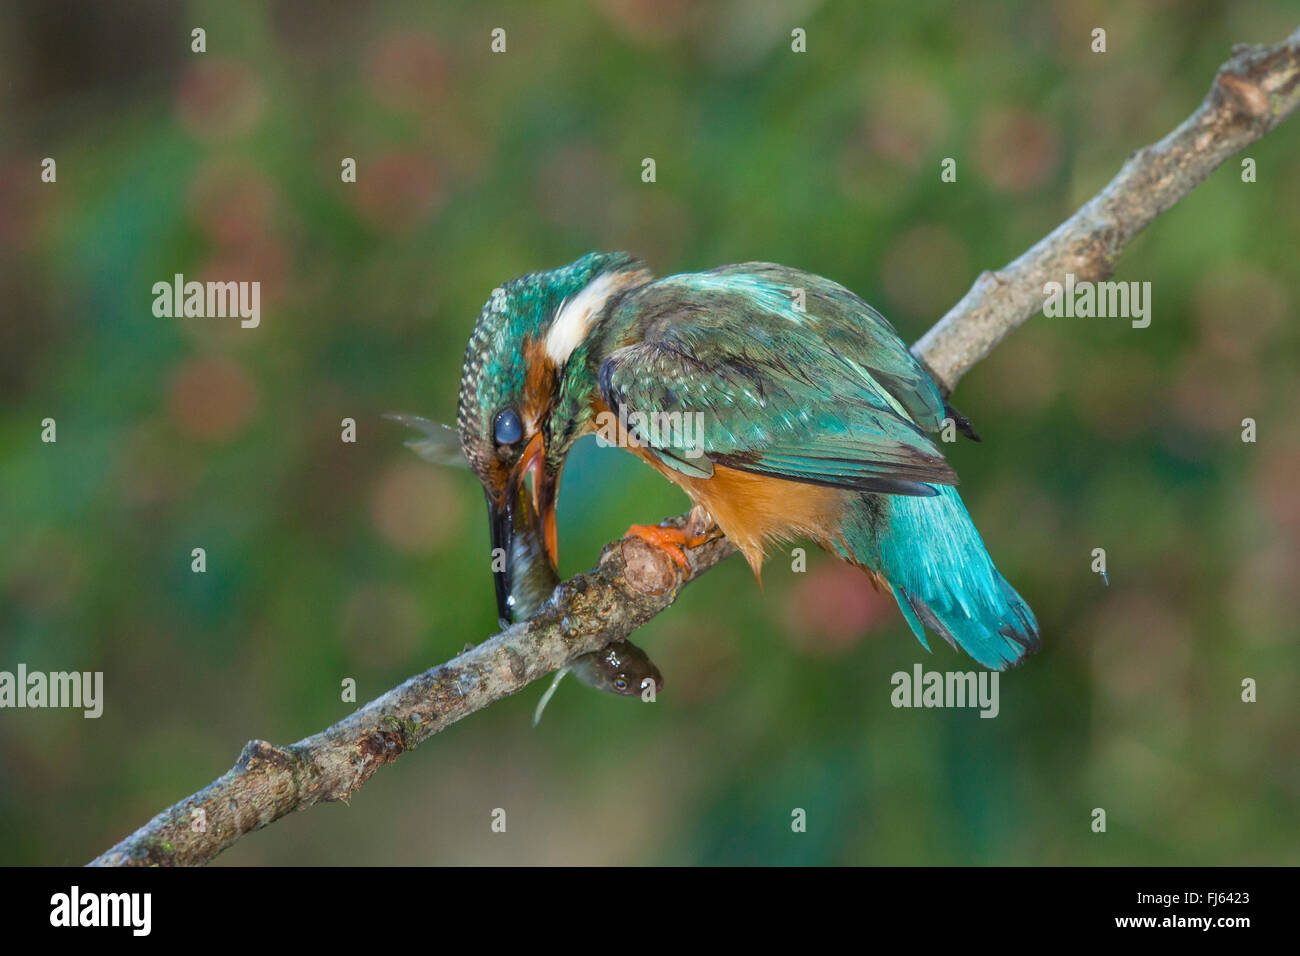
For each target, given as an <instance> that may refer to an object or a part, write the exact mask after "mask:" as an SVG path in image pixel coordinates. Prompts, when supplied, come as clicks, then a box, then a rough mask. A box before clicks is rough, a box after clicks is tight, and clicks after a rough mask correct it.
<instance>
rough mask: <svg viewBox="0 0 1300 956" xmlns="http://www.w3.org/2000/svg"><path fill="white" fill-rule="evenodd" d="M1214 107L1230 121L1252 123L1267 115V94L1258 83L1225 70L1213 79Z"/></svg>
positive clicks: (1268, 110)
mask: <svg viewBox="0 0 1300 956" xmlns="http://www.w3.org/2000/svg"><path fill="white" fill-rule="evenodd" d="M1214 94H1215V106H1216V107H1218V108H1219V109H1221V110H1224V111H1226V112H1227V113H1228V114H1229V115H1230V117H1231V119H1232V120H1236V121H1240V122H1244V123H1254V122H1256V121H1258V120H1260V119H1261V118H1263V117H1266V116H1268V115H1269V112H1270V109H1269V102H1268V94H1267V93H1265V92H1264V90H1263V89H1262V88H1261V87H1260V85H1259V84H1258V83H1256V82H1255V81H1254V80H1252V79H1250V78H1249V77H1246V76H1243V75H1241V74H1240V73H1238V72H1235V71H1233V70H1231V69H1228V68H1225V69H1224V70H1222V71H1220V73H1219V75H1218V76H1216V77H1215V78H1214Z"/></svg>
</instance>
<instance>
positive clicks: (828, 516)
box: [595, 399, 852, 580]
mask: <svg viewBox="0 0 1300 956" xmlns="http://www.w3.org/2000/svg"><path fill="white" fill-rule="evenodd" d="M595 408H596V411H597V413H599V412H601V411H608V408H607V406H606V405H605V403H604V402H601V401H600V400H599V399H597V402H596V404H595ZM620 429H621V424H620ZM618 438H619V441H618V444H619V446H620V447H622V448H626V449H627V450H628V451H630V452H632V454H634V455H636V456H637V457H639V458H641V459H642V460H643V461H645V462H646V463H647V464H648V465H650V467H651V468H653V469H655V471H657V472H659V473H660V474H661V475H663V476H664V477H665V478H667V479H668V480H669V481H671V482H672V483H673V484H675V485H677V486H678V487H680V488H682V489H683V490H684V491H685V492H686V493H687V494H688V495H690V497H691V500H692V501H693V502H695V504H697V505H700V506H701V507H703V508H704V509H705V510H707V511H708V512H709V514H710V515H711V516H712V517H713V520H714V521H716V522H717V523H718V527H719V528H720V529H721V530H722V533H723V534H725V535H726V536H727V539H728V540H729V541H731V543H732V544H734V545H735V546H736V547H737V548H739V549H740V552H741V553H742V554H743V555H744V556H745V560H746V561H748V562H749V566H750V567H751V568H753V570H754V576H755V577H759V578H760V580H761V571H762V568H763V558H764V556H765V554H766V551H767V548H768V546H769V545H772V544H777V543H780V542H783V541H790V540H793V539H795V538H809V539H811V540H813V541H815V542H816V543H817V544H819V545H821V546H822V547H827V548H829V547H830V546H831V543H832V542H833V541H834V540H835V539H836V538H837V537H839V529H840V521H841V516H842V515H843V513H844V509H845V507H846V505H847V504H848V501H849V498H850V497H852V493H851V492H847V491H844V490H842V489H839V488H826V487H823V486H821V485H809V484H805V483H803V482H798V481H786V480H785V479H782V478H770V477H768V476H766V475H755V474H753V473H751V472H748V471H739V470H737V469H735V468H725V467H723V466H721V465H714V466H713V477H712V478H693V477H691V476H690V475H684V474H682V473H681V472H680V471H677V470H675V469H673V468H670V467H669V466H667V465H665V464H664V463H663V462H662V461H660V460H659V459H658V458H656V457H655V456H654V454H653V453H652V452H651V451H650V450H649V449H647V448H641V447H635V446H633V445H632V443H631V442H629V441H627V436H626V434H625V433H623V432H622V431H620V434H619V436H618Z"/></svg>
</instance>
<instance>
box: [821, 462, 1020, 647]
mask: <svg viewBox="0 0 1300 956" xmlns="http://www.w3.org/2000/svg"><path fill="white" fill-rule="evenodd" d="M863 501H864V508H863V513H862V514H861V515H860V516H854V518H852V519H851V520H850V521H848V522H846V523H845V528H844V532H845V539H846V542H847V543H848V544H849V546H850V547H851V548H852V550H853V552H854V553H853V554H852V555H850V557H851V558H852V559H853V560H855V561H857V562H858V563H859V564H863V565H865V566H867V567H869V568H871V569H873V570H877V571H879V572H880V573H881V574H883V575H884V576H885V578H886V579H887V580H888V581H889V584H890V586H891V587H892V588H893V591H894V598H895V599H896V600H897V601H898V607H899V609H900V610H901V611H902V612H903V617H905V618H906V619H907V623H908V624H909V625H911V628H912V632H913V633H914V634H916V638H917V640H919V641H920V642H921V646H922V647H924V648H925V649H926V650H929V649H930V645H929V644H928V643H926V640H925V631H924V629H923V628H922V625H925V627H928V628H930V630H932V631H934V632H935V633H936V634H938V635H939V636H940V637H942V638H943V639H944V640H946V641H947V642H948V643H949V644H951V645H953V646H954V647H960V648H961V649H962V650H964V651H965V652H966V653H967V654H969V655H970V656H971V657H973V658H975V660H977V661H979V662H980V663H981V664H983V665H984V666H985V667H988V668H992V669H993V670H999V671H1000V670H1003V669H1005V668H1007V667H1009V666H1011V665H1013V664H1018V663H1020V661H1021V660H1023V659H1024V657H1025V655H1026V654H1028V653H1030V652H1031V651H1036V650H1038V647H1039V644H1040V638H1039V634H1038V621H1037V620H1036V619H1035V618H1034V612H1033V611H1031V610H1030V609H1029V605H1027V604H1026V603H1025V602H1024V599H1023V598H1021V597H1020V595H1019V594H1017V593H1016V592H1015V589H1014V588H1012V587H1011V585H1010V584H1008V583H1007V582H1006V579H1005V578H1003V577H1002V575H1001V574H999V573H998V569H997V568H995V567H994V566H993V559H992V558H990V557H989V553H988V551H987V550H985V548H984V542H983V541H982V540H980V535H979V532H978V531H976V530H975V524H974V522H972V521H971V518H970V514H969V513H967V511H966V506H965V505H963V504H962V501H961V497H960V496H959V495H958V494H957V489H955V488H952V487H948V486H946V485H945V486H939V494H938V495H936V496H934V497H930V498H927V497H913V496H907V495H889V496H879V495H871V496H864V499H863ZM868 541H869V544H868V543H867V542H868ZM862 544H866V545H867V547H865V548H863V547H859V545H862ZM863 551H866V552H867V553H862V552H863Z"/></svg>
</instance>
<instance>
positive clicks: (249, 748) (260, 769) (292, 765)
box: [235, 740, 302, 773]
mask: <svg viewBox="0 0 1300 956" xmlns="http://www.w3.org/2000/svg"><path fill="white" fill-rule="evenodd" d="M301 765H302V758H300V757H299V756H298V755H297V754H295V753H293V752H292V751H289V750H285V749H284V748H283V747H277V746H276V745H275V744H272V743H267V742H266V741H265V740H250V741H249V742H248V743H246V744H244V749H243V750H241V751H240V752H239V759H238V760H236V761H235V768H236V769H237V770H238V771H239V772H240V773H267V772H268V771H271V772H273V771H280V770H284V771H288V772H289V773H296V772H297V770H298V768H299V767H300V766H301Z"/></svg>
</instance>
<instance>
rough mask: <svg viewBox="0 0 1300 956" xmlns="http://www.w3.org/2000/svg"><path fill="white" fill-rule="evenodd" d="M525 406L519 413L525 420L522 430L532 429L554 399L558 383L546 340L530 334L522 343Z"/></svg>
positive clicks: (557, 376) (544, 415) (556, 370)
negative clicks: (547, 350)
mask: <svg viewBox="0 0 1300 956" xmlns="http://www.w3.org/2000/svg"><path fill="white" fill-rule="evenodd" d="M524 363H525V369H526V371H525V373H524V407H523V408H521V409H519V415H520V417H521V418H522V419H523V422H524V432H525V434H529V433H532V432H535V431H536V430H537V428H538V426H539V425H540V424H541V421H542V419H543V418H545V417H546V413H547V412H548V411H549V410H550V408H551V403H552V402H553V401H554V399H555V392H556V390H557V388H558V387H559V377H560V371H559V369H558V368H556V366H555V363H554V362H552V361H551V357H550V356H549V355H547V354H546V343H545V342H544V341H542V340H540V339H535V338H530V339H529V340H528V341H527V342H525V343H524Z"/></svg>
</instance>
